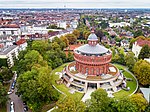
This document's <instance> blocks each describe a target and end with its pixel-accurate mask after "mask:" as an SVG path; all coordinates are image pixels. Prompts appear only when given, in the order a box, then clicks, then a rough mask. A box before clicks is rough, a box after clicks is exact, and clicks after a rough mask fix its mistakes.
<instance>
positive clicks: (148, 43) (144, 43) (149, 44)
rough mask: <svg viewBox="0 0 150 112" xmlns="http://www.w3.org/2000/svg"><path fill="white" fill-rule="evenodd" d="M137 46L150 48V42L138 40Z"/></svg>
mask: <svg viewBox="0 0 150 112" xmlns="http://www.w3.org/2000/svg"><path fill="white" fill-rule="evenodd" d="M136 42H137V45H139V46H141V47H142V46H144V45H146V44H147V45H148V46H150V40H142V39H138V40H137V41H136Z"/></svg>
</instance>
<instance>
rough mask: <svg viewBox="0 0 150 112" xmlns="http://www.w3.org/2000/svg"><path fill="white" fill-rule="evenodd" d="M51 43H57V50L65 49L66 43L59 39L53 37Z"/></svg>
mask: <svg viewBox="0 0 150 112" xmlns="http://www.w3.org/2000/svg"><path fill="white" fill-rule="evenodd" d="M52 42H53V43H55V42H56V43H57V44H58V45H59V48H60V49H61V50H63V49H64V48H65V47H66V45H67V44H66V43H65V42H63V41H62V40H61V39H60V38H58V37H55V38H54V39H53V41H52Z"/></svg>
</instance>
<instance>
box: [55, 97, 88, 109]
mask: <svg viewBox="0 0 150 112" xmlns="http://www.w3.org/2000/svg"><path fill="white" fill-rule="evenodd" d="M56 105H57V106H58V109H57V110H56V111H57V112H85V108H86V106H85V104H84V103H83V102H82V101H81V100H80V99H79V98H77V97H75V98H74V97H71V96H68V97H66V98H65V99H64V98H62V99H60V100H59V101H58V102H57V103H56Z"/></svg>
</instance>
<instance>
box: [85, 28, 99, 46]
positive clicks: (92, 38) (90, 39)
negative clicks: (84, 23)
mask: <svg viewBox="0 0 150 112" xmlns="http://www.w3.org/2000/svg"><path fill="white" fill-rule="evenodd" d="M87 40H88V44H89V45H90V46H96V45H97V43H98V38H97V36H96V35H95V33H94V30H92V31H91V34H90V35H89V36H88V39H87Z"/></svg>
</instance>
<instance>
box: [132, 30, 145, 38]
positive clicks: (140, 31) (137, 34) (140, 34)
mask: <svg viewBox="0 0 150 112" xmlns="http://www.w3.org/2000/svg"><path fill="white" fill-rule="evenodd" d="M138 36H143V32H142V30H137V31H135V32H134V37H135V38H136V37H138Z"/></svg>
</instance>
